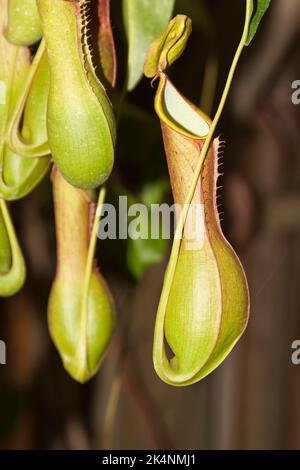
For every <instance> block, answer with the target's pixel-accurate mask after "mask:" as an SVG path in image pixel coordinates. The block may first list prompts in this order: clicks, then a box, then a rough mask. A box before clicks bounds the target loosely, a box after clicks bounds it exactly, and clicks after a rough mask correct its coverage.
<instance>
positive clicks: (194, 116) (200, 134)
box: [154, 72, 211, 140]
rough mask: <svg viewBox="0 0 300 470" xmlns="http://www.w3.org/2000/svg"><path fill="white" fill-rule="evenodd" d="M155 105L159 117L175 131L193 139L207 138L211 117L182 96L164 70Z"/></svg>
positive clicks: (160, 76) (160, 77)
mask: <svg viewBox="0 0 300 470" xmlns="http://www.w3.org/2000/svg"><path fill="white" fill-rule="evenodd" d="M154 105H155V111H156V113H157V115H158V117H159V118H160V119H161V120H162V121H163V122H164V123H165V124H167V125H168V126H170V127H172V128H173V129H174V130H175V131H177V132H180V133H181V134H183V135H185V136H186V137H190V138H192V139H197V140H205V138H206V136H207V135H208V133H209V129H210V126H211V119H210V118H209V117H208V116H207V115H206V114H205V113H203V112H202V111H201V110H200V109H199V108H197V107H196V106H195V105H194V104H193V103H191V102H190V101H188V100H187V99H186V98H185V97H184V96H182V95H181V94H180V92H179V91H178V90H177V88H176V87H175V86H174V85H173V83H172V82H171V80H170V79H169V78H168V76H167V75H166V74H164V73H162V72H161V73H160V74H159V85H158V89H157V92H156V95H155V103H154Z"/></svg>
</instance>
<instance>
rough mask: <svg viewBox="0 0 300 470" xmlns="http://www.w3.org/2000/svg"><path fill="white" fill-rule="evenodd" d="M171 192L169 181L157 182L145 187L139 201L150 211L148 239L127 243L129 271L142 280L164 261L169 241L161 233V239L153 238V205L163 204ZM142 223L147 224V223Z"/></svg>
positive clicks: (130, 239)
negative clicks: (148, 270) (146, 271)
mask: <svg viewBox="0 0 300 470" xmlns="http://www.w3.org/2000/svg"><path fill="white" fill-rule="evenodd" d="M168 191H169V183H168V181H167V180H157V181H154V182H151V183H148V184H146V185H145V187H144V188H143V190H142V193H141V195H140V197H139V199H138V200H135V202H139V203H141V204H144V205H145V206H146V208H147V210H148V220H147V227H148V233H147V238H145V239H143V238H138V239H137V240H133V239H132V238H129V239H128V241H127V264H128V268H129V271H130V272H131V274H132V275H133V276H134V277H135V278H136V279H140V278H141V277H142V276H143V274H144V272H145V270H146V269H147V268H148V267H150V266H152V265H153V264H155V263H158V262H160V261H161V260H162V258H163V256H164V254H165V252H166V248H167V240H165V239H164V238H163V236H162V232H161V230H160V231H159V235H160V236H159V238H156V239H155V238H151V228H152V227H151V220H152V219H151V217H150V215H151V204H161V203H162V201H163V199H164V197H165V195H166V193H167V192H168ZM142 223H144V224H145V221H143V222H142Z"/></svg>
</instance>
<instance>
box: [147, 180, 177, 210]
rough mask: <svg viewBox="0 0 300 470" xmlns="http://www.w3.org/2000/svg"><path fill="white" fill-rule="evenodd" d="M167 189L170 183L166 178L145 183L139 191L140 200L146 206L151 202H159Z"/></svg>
mask: <svg viewBox="0 0 300 470" xmlns="http://www.w3.org/2000/svg"><path fill="white" fill-rule="evenodd" d="M169 189H170V183H169V181H168V180H158V181H153V182H151V183H148V184H145V186H144V188H143V190H142V193H141V201H142V202H143V204H145V205H146V206H148V207H150V206H151V204H160V203H161V202H162V200H163V198H164V196H165V194H166V193H167V192H168V191H169Z"/></svg>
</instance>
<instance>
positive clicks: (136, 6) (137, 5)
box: [123, 0, 175, 90]
mask: <svg viewBox="0 0 300 470" xmlns="http://www.w3.org/2000/svg"><path fill="white" fill-rule="evenodd" d="M174 3H175V0H123V16H124V23H125V29H126V34H127V38H128V82H127V89H128V90H133V88H134V87H135V86H136V85H137V83H138V82H139V80H140V79H141V77H142V75H143V66H144V61H145V58H146V53H147V50H148V47H149V46H150V44H151V43H152V42H153V41H154V39H156V38H157V37H158V36H159V35H160V34H161V33H162V32H163V30H164V28H165V27H166V26H167V24H168V22H169V20H170V18H171V15H172V11H173V8H174Z"/></svg>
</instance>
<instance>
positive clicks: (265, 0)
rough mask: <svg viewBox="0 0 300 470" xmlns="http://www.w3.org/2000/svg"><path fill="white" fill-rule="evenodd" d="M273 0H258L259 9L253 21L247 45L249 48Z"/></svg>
mask: <svg viewBox="0 0 300 470" xmlns="http://www.w3.org/2000/svg"><path fill="white" fill-rule="evenodd" d="M270 3H271V0H257V8H256V11H255V13H254V15H253V17H252V19H251V23H250V27H249V33H248V37H247V41H246V45H247V46H249V44H250V43H251V41H252V39H253V38H254V36H255V34H256V32H257V29H258V27H259V24H260V22H261V20H262V18H263V16H264V15H265V13H266V11H267V9H268V8H269V6H270ZM252 10H254V1H252Z"/></svg>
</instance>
